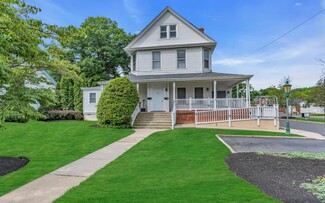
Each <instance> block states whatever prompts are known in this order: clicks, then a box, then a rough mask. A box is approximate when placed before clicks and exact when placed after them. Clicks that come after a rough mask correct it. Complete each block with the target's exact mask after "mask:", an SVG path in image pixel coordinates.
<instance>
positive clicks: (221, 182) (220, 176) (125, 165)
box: [56, 128, 284, 203]
mask: <svg viewBox="0 0 325 203" xmlns="http://www.w3.org/2000/svg"><path fill="white" fill-rule="evenodd" d="M216 134H238V135H274V136H281V135H284V134H283V133H271V132H261V131H244V130H217V129H191V128H183V129H176V130H168V131H162V132H157V133H154V134H153V135H151V136H150V137H148V138H146V139H145V140H144V141H142V142H140V143H139V144H137V145H136V146H135V147H133V148H131V149H130V150H129V151H127V152H126V153H125V154H123V155H122V156H121V157H119V158H118V159H116V160H115V161H113V162H112V163H110V164H109V165H107V166H106V167H104V168H103V169H101V170H100V171H98V172H97V173H96V174H94V175H93V176H91V177H90V178H89V179H88V180H86V181H84V182H82V183H81V185H80V186H78V187H76V188H73V189H71V190H69V191H68V192H67V193H66V194H65V195H64V196H62V197H61V198H59V199H57V200H56V202H141V203H143V202H155V203H157V202H204V203H206V202H252V203H253V202H256V203H257V202H264V203H266V202H279V201H278V200H275V199H273V198H272V197H270V196H268V195H266V194H264V193H262V192H261V191H260V190H259V189H258V188H256V187H255V186H254V185H252V184H249V183H248V182H246V181H244V180H242V179H240V178H239V177H237V176H236V175H234V174H233V173H232V172H231V171H230V170H229V169H228V167H227V165H226V164H225V162H224V160H225V158H226V157H227V156H228V155H229V154H230V151H229V149H228V148H227V147H225V146H224V145H223V144H222V143H221V142H220V141H219V140H218V139H217V138H216V136H215V135H216Z"/></svg>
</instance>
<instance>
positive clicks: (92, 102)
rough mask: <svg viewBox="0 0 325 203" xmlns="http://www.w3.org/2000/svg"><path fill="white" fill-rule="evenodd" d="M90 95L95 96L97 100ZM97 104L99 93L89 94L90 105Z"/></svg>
mask: <svg viewBox="0 0 325 203" xmlns="http://www.w3.org/2000/svg"><path fill="white" fill-rule="evenodd" d="M90 95H95V98H92V97H91V96H90ZM91 99H95V101H92V100H91ZM96 102H97V93H96V92H89V104H96Z"/></svg>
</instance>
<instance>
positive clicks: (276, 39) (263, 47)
mask: <svg viewBox="0 0 325 203" xmlns="http://www.w3.org/2000/svg"><path fill="white" fill-rule="evenodd" d="M324 11H325V9H322V10H320V11H319V12H317V13H316V14H314V15H312V16H311V17H309V18H308V19H307V20H305V21H303V22H302V23H300V24H298V25H296V26H295V27H293V28H292V29H290V30H289V31H287V32H285V33H284V34H282V35H280V36H279V37H277V38H275V39H274V40H272V41H271V42H269V43H267V44H265V45H264V46H262V47H260V48H258V49H257V50H255V51H254V52H252V53H250V54H248V55H246V56H243V57H239V58H237V59H245V58H247V57H249V56H251V55H254V54H256V53H258V52H260V51H261V50H263V49H265V48H266V47H268V46H270V45H271V44H273V43H275V42H276V41H278V40H280V39H281V38H283V37H285V36H286V35H288V34H289V33H291V32H292V31H294V30H296V29H297V28H299V27H301V26H302V25H304V24H305V23H307V22H308V21H310V20H311V19H313V18H315V17H316V16H318V15H320V14H321V13H323V12H324ZM235 60H236V59H235ZM234 64H236V62H233V63H231V64H230V65H228V66H232V65H234Z"/></svg>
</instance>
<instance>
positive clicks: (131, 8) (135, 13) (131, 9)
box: [123, 0, 141, 22]
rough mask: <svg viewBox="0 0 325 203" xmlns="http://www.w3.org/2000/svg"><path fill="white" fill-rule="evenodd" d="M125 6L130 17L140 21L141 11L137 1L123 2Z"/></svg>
mask: <svg viewBox="0 0 325 203" xmlns="http://www.w3.org/2000/svg"><path fill="white" fill-rule="evenodd" d="M123 5H124V7H125V9H126V11H127V12H128V13H129V14H130V16H131V17H132V18H133V19H134V20H135V21H136V22H139V21H140V13H141V10H140V9H139V8H138V4H137V2H136V0H123Z"/></svg>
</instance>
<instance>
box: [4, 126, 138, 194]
mask: <svg viewBox="0 0 325 203" xmlns="http://www.w3.org/2000/svg"><path fill="white" fill-rule="evenodd" d="M91 124H94V123H93V122H85V121H66V122H36V121H32V122H28V123H25V124H17V123H5V126H6V127H7V129H6V130H0V156H15V157H19V156H24V157H27V158H28V159H29V160H30V162H29V163H28V164H27V165H26V166H25V167H23V168H21V169H20V170H18V171H16V172H13V173H11V174H7V175H5V176H1V177H0V196H1V195H3V194H5V193H7V192H9V191H11V190H13V189H15V188H18V187H20V186H22V185H24V184H26V183H28V182H30V181H31V180H34V179H36V178H38V177H40V176H42V175H45V174H47V173H49V172H51V171H53V170H55V169H57V168H59V167H61V166H64V165H66V164H69V163H70V162H72V161H75V160H77V159H79V158H81V157H83V156H85V155H87V154H89V153H91V152H93V151H95V150H97V149H100V148H102V147H104V146H106V145H108V144H110V143H112V142H114V141H117V140H119V139H121V138H123V137H125V136H127V135H129V134H132V132H133V130H116V129H108V128H103V129H101V128H91V127H89V126H90V125H91Z"/></svg>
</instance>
